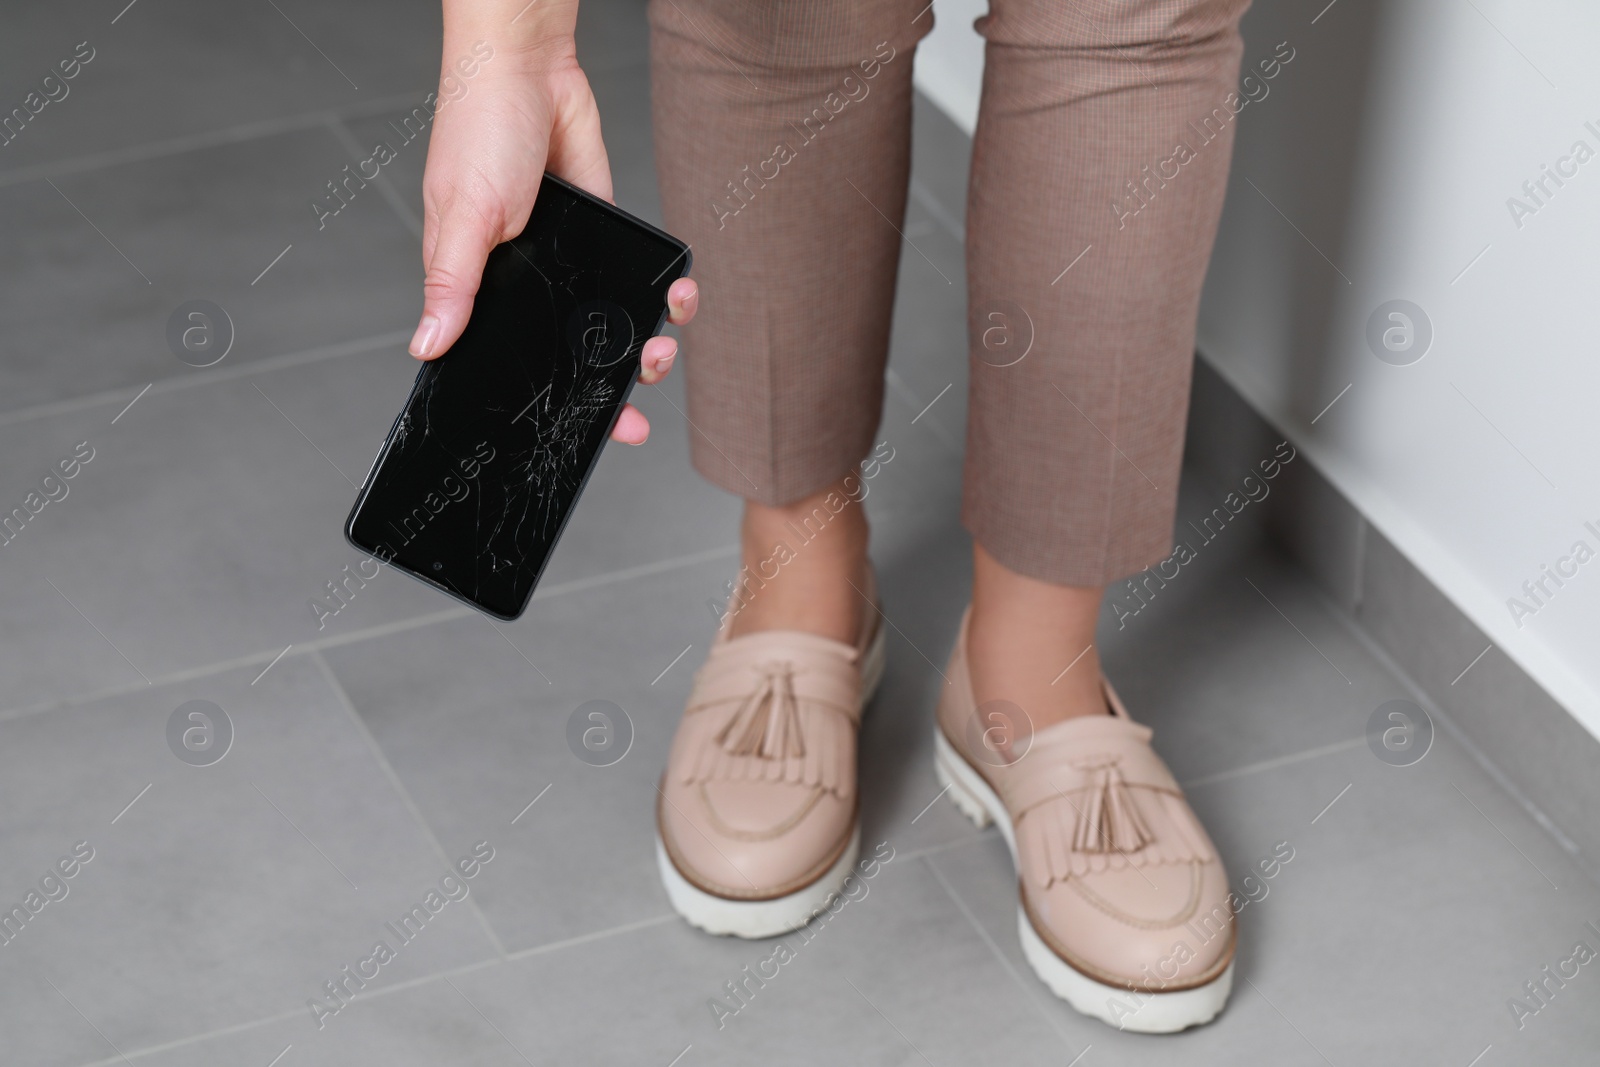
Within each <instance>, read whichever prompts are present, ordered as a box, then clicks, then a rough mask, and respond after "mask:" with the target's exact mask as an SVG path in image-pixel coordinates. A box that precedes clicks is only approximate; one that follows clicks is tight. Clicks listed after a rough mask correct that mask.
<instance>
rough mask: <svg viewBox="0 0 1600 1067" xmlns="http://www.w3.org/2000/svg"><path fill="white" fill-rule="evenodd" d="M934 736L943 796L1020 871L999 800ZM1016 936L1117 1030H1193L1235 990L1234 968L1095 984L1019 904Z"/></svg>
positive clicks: (1051, 981) (1043, 976)
mask: <svg viewBox="0 0 1600 1067" xmlns="http://www.w3.org/2000/svg"><path fill="white" fill-rule="evenodd" d="M933 735H934V773H935V774H936V775H937V776H938V778H939V782H940V784H942V785H943V786H945V790H946V794H947V795H948V796H949V797H950V799H951V800H952V801H954V802H955V805H956V807H957V808H959V809H961V813H962V814H963V815H965V816H966V817H967V818H969V819H971V820H972V821H973V822H974V823H976V824H977V825H978V826H979V827H980V828H982V827H984V826H988V825H989V824H990V823H991V822H992V823H994V824H995V825H996V826H998V827H999V828H1000V835H1001V836H1002V837H1004V838H1005V841H1006V847H1007V848H1009V849H1010V850H1011V863H1012V866H1013V867H1014V868H1017V869H1018V870H1019V871H1020V864H1018V862H1017V835H1016V831H1015V830H1014V829H1013V828H1012V825H1011V816H1010V815H1009V814H1008V813H1007V812H1006V809H1005V805H1004V804H1002V803H1001V802H1000V797H999V796H998V795H996V793H995V791H994V790H993V789H991V788H990V786H989V783H988V782H986V781H984V779H983V776H982V775H980V774H979V773H978V772H977V771H975V770H973V769H972V766H971V765H970V764H968V763H967V761H966V759H964V758H963V757H962V756H961V754H960V753H959V752H957V751H956V750H955V748H954V747H953V746H952V745H951V744H950V742H949V741H947V740H945V736H944V731H943V730H941V729H939V727H938V726H937V725H935V726H934V728H933ZM1017 934H1018V936H1019V937H1020V938H1021V941H1022V954H1023V956H1024V957H1025V958H1026V959H1027V961H1028V965H1029V966H1030V967H1032V968H1033V973H1034V974H1036V975H1038V976H1039V980H1040V981H1042V982H1043V983H1044V984H1045V985H1046V986H1048V987H1049V988H1050V992H1052V993H1054V994H1055V995H1056V996H1058V997H1060V998H1061V999H1062V1000H1064V1001H1066V1002H1067V1003H1068V1004H1071V1005H1072V1006H1073V1007H1074V1008H1076V1009H1077V1010H1078V1011H1080V1012H1082V1013H1083V1014H1085V1015H1088V1016H1091V1017H1093V1018H1096V1019H1099V1020H1100V1021H1101V1022H1103V1023H1106V1024H1107V1025H1109V1026H1114V1027H1116V1028H1117V1029H1118V1030H1131V1031H1134V1032H1136V1033H1141V1034H1171V1033H1176V1032H1178V1031H1179V1030H1186V1029H1188V1028H1189V1027H1191V1026H1199V1025H1201V1024H1202V1023H1208V1022H1210V1021H1211V1020H1212V1019H1215V1018H1216V1017H1217V1014H1218V1013H1219V1012H1221V1011H1222V1007H1223V1005H1224V1004H1226V1003H1227V1002H1228V994H1229V993H1230V992H1232V990H1233V964H1232V963H1231V962H1230V963H1229V964H1228V966H1227V968H1226V969H1224V970H1223V972H1222V973H1221V974H1220V975H1218V976H1217V977H1216V978H1214V979H1212V980H1211V981H1210V982H1208V983H1206V984H1205V985H1203V986H1196V987H1195V988H1193V989H1183V990H1179V991H1176V992H1172V993H1136V992H1132V991H1130V990H1127V989H1123V988H1121V987H1119V986H1112V985H1106V984H1105V983H1104V982H1097V981H1095V980H1094V979H1093V978H1090V977H1089V976H1088V975H1086V974H1084V973H1083V972H1082V971H1080V970H1078V969H1077V968H1076V967H1074V966H1072V965H1071V964H1070V963H1068V962H1066V961H1065V960H1063V959H1062V958H1061V957H1060V956H1058V955H1056V954H1055V952H1054V951H1052V950H1051V948H1050V946H1049V945H1046V944H1045V943H1044V939H1043V938H1041V937H1040V936H1039V934H1038V932H1037V931H1036V930H1034V928H1033V923H1032V921H1030V920H1029V918H1028V913H1027V911H1026V910H1024V909H1023V907H1022V904H1021V902H1020V901H1019V902H1018V904H1017Z"/></svg>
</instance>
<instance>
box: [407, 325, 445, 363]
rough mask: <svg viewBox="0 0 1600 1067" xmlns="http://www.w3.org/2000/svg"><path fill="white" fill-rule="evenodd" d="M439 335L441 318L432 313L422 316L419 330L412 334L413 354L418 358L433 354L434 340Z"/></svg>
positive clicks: (425, 357)
mask: <svg viewBox="0 0 1600 1067" xmlns="http://www.w3.org/2000/svg"><path fill="white" fill-rule="evenodd" d="M438 337H439V320H438V319H437V318H435V317H434V316H432V315H424V316H422V321H421V322H420V323H418V324H417V332H416V333H414V334H412V335H411V354H412V355H413V356H416V357H417V358H418V359H427V358H428V357H429V356H431V355H433V342H434V341H435V340H437V339H438Z"/></svg>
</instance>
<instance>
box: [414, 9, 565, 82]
mask: <svg viewBox="0 0 1600 1067" xmlns="http://www.w3.org/2000/svg"><path fill="white" fill-rule="evenodd" d="M577 21H578V3H577V0H532V2H529V0H444V58H443V69H444V72H445V73H446V74H448V73H449V72H450V70H451V68H452V66H453V65H454V64H455V63H456V62H457V60H458V59H460V58H461V57H466V56H472V55H476V56H478V57H479V58H483V57H484V55H485V54H486V53H487V54H490V55H493V56H495V57H496V58H502V57H503V58H505V59H507V60H509V61H510V62H509V63H508V66H515V67H522V68H524V69H535V70H541V69H550V68H552V67H557V66H564V65H567V64H569V63H572V62H574V61H575V60H576V55H577V52H576V48H575V45H574V39H573V35H574V32H575V30H576V27H577Z"/></svg>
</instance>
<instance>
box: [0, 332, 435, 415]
mask: <svg viewBox="0 0 1600 1067" xmlns="http://www.w3.org/2000/svg"><path fill="white" fill-rule="evenodd" d="M410 339H411V331H410V330H409V329H406V330H391V331H389V332H387V333H377V334H370V335H368V336H366V337H355V338H351V339H350V340H348V341H336V342H334V343H333V344H328V345H320V346H318V347H316V348H305V349H301V350H300V351H298V352H285V353H282V354H280V355H276V356H265V357H262V358H261V359H254V360H251V361H249V362H248V363H235V364H234V365H233V366H231V367H227V368H225V369H222V370H207V371H204V372H202V373H199V374H183V375H180V376H177V377H173V378H167V379H165V380H158V381H156V382H154V383H153V384H152V385H151V386H150V387H149V389H148V391H149V392H150V393H151V394H154V395H158V396H159V395H163V394H166V393H177V392H183V391H185V390H189V389H200V388H203V387H205V386H208V385H216V384H219V383H222V382H231V381H237V380H239V379H240V378H248V377H252V376H255V375H261V374H270V373H272V372H274V371H280V370H286V369H288V368H290V367H299V366H304V365H305V364H308V363H320V362H322V361H324V360H332V359H339V358H341V357H344V356H353V355H360V354H362V353H365V352H371V351H373V350H374V349H378V348H382V347H383V346H385V345H403V344H405V343H406V342H407V341H409V340H410ZM408 358H409V357H408ZM129 388H131V386H123V387H119V388H115V389H104V390H101V391H100V392H98V393H88V394H85V395H83V396H76V397H70V398H68V399H64V400H47V401H45V402H44V403H41V404H32V405H29V406H27V407H21V408H14V409H12V410H11V411H6V412H0V427H5V426H12V425H15V424H17V423H20V422H31V421H32V420H34V419H43V418H53V417H54V416H56V415H68V414H71V413H73V412H76V411H87V410H90V409H93V408H97V407H103V406H106V405H108V404H115V403H118V402H120V401H122V400H123V399H124V398H125V397H126V396H127V395H128V389H129ZM140 395H141V396H142V395H144V394H142V393H141V394H140Z"/></svg>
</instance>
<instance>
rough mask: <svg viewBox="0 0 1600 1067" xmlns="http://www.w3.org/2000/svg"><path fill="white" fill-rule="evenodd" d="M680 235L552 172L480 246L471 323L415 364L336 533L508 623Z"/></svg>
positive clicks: (532, 578)
mask: <svg viewBox="0 0 1600 1067" xmlns="http://www.w3.org/2000/svg"><path fill="white" fill-rule="evenodd" d="M688 269H689V250H688V247H687V246H686V245H684V244H683V243H682V242H681V241H678V240H677V239H675V238H673V237H670V236H669V235H667V234H665V233H663V232H661V231H660V230H657V229H656V228H655V227H653V226H651V225H649V224H648V223H646V222H643V221H641V220H639V219H636V218H634V217H633V216H631V215H628V214H627V213H625V212H623V211H621V210H620V209H617V208H614V207H612V206H611V205H609V204H606V203H604V202H602V201H600V200H598V199H596V198H594V197H591V196H590V195H588V194H587V193H584V192H581V191H580V190H578V189H576V188H574V187H573V186H570V185H568V184H567V183H565V182H563V181H561V180H560V179H557V178H554V177H552V176H550V175H546V176H545V177H544V181H543V183H542V184H541V186H540V189H539V195H538V198H537V199H536V201H535V204H534V208H533V213H532V215H531V216H530V217H529V219H528V225H527V227H526V228H525V229H524V230H523V231H522V233H521V234H520V235H518V236H517V237H516V238H514V239H513V240H511V241H508V242H506V243H505V244H502V245H499V246H498V247H496V248H495V249H494V251H492V252H491V253H490V254H489V260H488V263H487V265H486V266H485V267H484V271H483V282H482V285H481V286H480V288H479V290H478V295H477V298H476V300H475V301H474V304H473V308H472V317H471V319H470V321H469V322H468V324H467V328H466V331H465V332H464V333H463V334H462V335H461V338H460V340H458V341H457V342H456V343H455V344H454V345H453V346H452V347H451V348H450V350H449V351H447V352H446V353H445V354H444V355H443V356H441V357H439V358H438V359H436V360H434V361H432V362H430V363H426V364H424V365H423V367H422V369H421V371H420V372H419V373H418V374H417V380H416V383H415V384H414V385H413V386H412V389H411V395H410V397H409V398H408V399H407V401H406V405H405V408H404V409H403V410H402V411H401V412H400V416H399V418H398V419H396V420H395V424H394V427H393V429H391V430H390V431H389V437H388V439H387V440H386V441H385V442H384V444H383V447H382V449H381V450H380V451H379V453H378V457H377V459H376V460H375V461H374V463H373V466H372V470H371V471H370V472H369V473H368V475H367V480H366V484H365V485H364V486H363V487H362V490H361V493H360V495H359V496H358V497H357V499H356V504H355V507H354V509H353V510H352V511H351V513H350V519H349V521H348V522H347V523H346V526H345V533H346V536H347V537H348V538H349V540H350V542H351V543H352V544H353V545H355V546H356V547H357V548H359V549H361V550H362V551H364V552H368V553H370V554H371V555H373V556H374V557H375V558H377V559H379V560H381V561H384V562H387V563H390V564H392V565H394V566H397V567H399V568H401V569H402V570H405V571H407V572H409V573H410V574H412V575H414V576H416V577H418V578H421V579H422V580H423V581H426V582H428V583H429V584H431V585H434V586H437V587H438V588H440V589H442V590H444V591H445V592H447V593H450V594H451V595H453V596H456V597H458V598H460V599H462V600H465V601H467V602H468V603H470V604H473V605H475V606H477V607H479V608H481V609H482V610H484V611H486V612H488V613H489V614H491V615H494V616H496V617H498V618H502V619H512V618H516V617H517V616H518V615H520V614H521V613H522V610H523V609H524V608H525V607H526V606H527V603H528V598H529V597H530V596H532V595H533V589H534V586H535V584H536V583H537V582H538V580H539V575H540V574H541V573H542V572H543V571H544V568H545V564H546V562H547V561H548V559H549V557H550V553H551V550H552V549H553V548H554V547H555V544H556V540H557V538H559V537H560V535H561V530H562V527H563V526H565V525H566V522H567V519H568V518H569V517H570V515H571V514H572V509H573V506H574V505H575V504H576V503H577V500H578V495H579V493H580V492H582V490H583V486H584V483H585V481H587V479H588V476H589V472H590V471H591V470H592V469H593V467H594V464H595V461H596V460H597V459H598V458H599V455H600V449H601V447H602V446H603V445H604V444H605V442H606V439H607V438H608V437H609V436H610V434H611V429H612V426H613V425H614V424H615V422H616V419H617V416H618V415H619V414H620V413H621V411H622V405H623V402H624V401H625V400H626V399H627V396H628V392H629V390H630V389H631V388H632V385H633V381H634V378H635V377H636V376H637V374H638V371H639V354H640V350H641V349H642V348H643V346H644V343H645V341H646V340H648V339H649V338H650V337H652V336H654V335H655V334H656V333H657V332H658V331H659V330H660V328H661V324H662V322H663V320H664V318H665V316H666V310H667V307H666V294H667V288H668V286H670V285H671V284H672V283H673V282H674V281H675V280H676V279H678V278H679V277H681V276H682V275H684V274H686V273H688Z"/></svg>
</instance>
